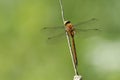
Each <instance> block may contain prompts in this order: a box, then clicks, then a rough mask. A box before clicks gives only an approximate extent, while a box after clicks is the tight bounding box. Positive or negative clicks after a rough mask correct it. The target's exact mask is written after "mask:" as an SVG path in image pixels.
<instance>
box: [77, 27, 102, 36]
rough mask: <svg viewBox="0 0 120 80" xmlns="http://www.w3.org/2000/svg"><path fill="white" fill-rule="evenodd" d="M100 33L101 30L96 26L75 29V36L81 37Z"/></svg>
mask: <svg viewBox="0 0 120 80" xmlns="http://www.w3.org/2000/svg"><path fill="white" fill-rule="evenodd" d="M100 34H102V30H101V29H98V28H93V29H91V28H90V29H76V35H77V37H78V36H79V37H81V38H88V37H93V36H100Z"/></svg>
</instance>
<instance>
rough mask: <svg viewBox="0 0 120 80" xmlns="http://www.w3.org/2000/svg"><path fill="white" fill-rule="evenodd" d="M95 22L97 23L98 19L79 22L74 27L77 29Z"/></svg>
mask: <svg viewBox="0 0 120 80" xmlns="http://www.w3.org/2000/svg"><path fill="white" fill-rule="evenodd" d="M95 22H97V19H96V18H92V19H89V20H87V21H83V22H79V23H77V24H75V25H74V26H75V27H77V26H81V25H86V24H91V23H95Z"/></svg>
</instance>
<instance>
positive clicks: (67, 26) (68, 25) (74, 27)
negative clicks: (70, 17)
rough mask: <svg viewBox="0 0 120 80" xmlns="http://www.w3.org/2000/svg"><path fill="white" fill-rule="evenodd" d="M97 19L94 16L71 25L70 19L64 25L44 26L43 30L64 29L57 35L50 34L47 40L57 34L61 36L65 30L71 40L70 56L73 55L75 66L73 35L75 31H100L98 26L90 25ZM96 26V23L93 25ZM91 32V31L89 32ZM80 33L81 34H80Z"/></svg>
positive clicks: (76, 63) (76, 61)
mask: <svg viewBox="0 0 120 80" xmlns="http://www.w3.org/2000/svg"><path fill="white" fill-rule="evenodd" d="M96 22H97V19H96V18H92V19H90V20H87V21H84V22H80V23H78V24H75V25H73V24H72V23H71V22H70V21H64V26H65V27H64V26H58V27H44V28H43V30H58V29H64V30H63V31H64V32H63V33H60V34H58V35H55V36H50V37H48V40H50V39H53V38H57V37H59V36H62V35H64V34H65V32H67V34H68V36H69V39H70V40H71V44H70V45H71V48H72V53H73V54H72V56H73V61H74V64H75V67H77V65H78V60H77V54H76V47H75V41H74V36H75V33H76V31H77V32H78V33H79V32H88V31H95V32H96V31H100V29H99V28H96V27H93V25H92V26H91V24H93V23H96ZM85 25H88V26H89V25H90V26H89V27H90V28H87V27H86V26H85ZM78 26H83V27H78ZM95 26H96V25H95ZM90 33H91V32H90ZM80 35H82V34H80Z"/></svg>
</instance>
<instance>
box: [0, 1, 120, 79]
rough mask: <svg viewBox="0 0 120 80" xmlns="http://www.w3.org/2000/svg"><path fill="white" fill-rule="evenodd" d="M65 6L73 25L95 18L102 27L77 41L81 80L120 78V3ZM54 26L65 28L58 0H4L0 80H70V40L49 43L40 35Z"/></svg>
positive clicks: (0, 6) (0, 22) (0, 26)
mask: <svg viewBox="0 0 120 80" xmlns="http://www.w3.org/2000/svg"><path fill="white" fill-rule="evenodd" d="M63 7H64V11H65V17H66V18H67V19H69V20H71V21H72V22H73V23H77V22H80V21H85V20H88V19H90V18H97V19H99V21H98V22H99V24H100V25H101V26H102V27H103V31H102V32H101V34H100V35H98V36H93V37H90V38H87V39H82V38H79V39H77V38H76V47H77V54H78V60H79V67H78V70H79V73H80V74H81V75H82V76H83V80H120V50H119V49H120V22H119V21H120V0H63ZM56 25H63V24H62V18H61V12H60V6H59V1H58V0H0V80H72V79H73V76H74V71H73V67H72V62H71V57H70V54H69V49H68V46H67V41H66V39H61V40H56V41H57V42H56V41H55V40H54V41H53V42H52V44H51V43H48V42H47V41H46V37H47V35H46V34H44V32H42V31H41V29H42V28H43V27H44V26H56ZM56 32H57V31H56ZM58 32H59V31H58ZM51 33H53V32H51ZM58 41H59V42H58Z"/></svg>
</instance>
